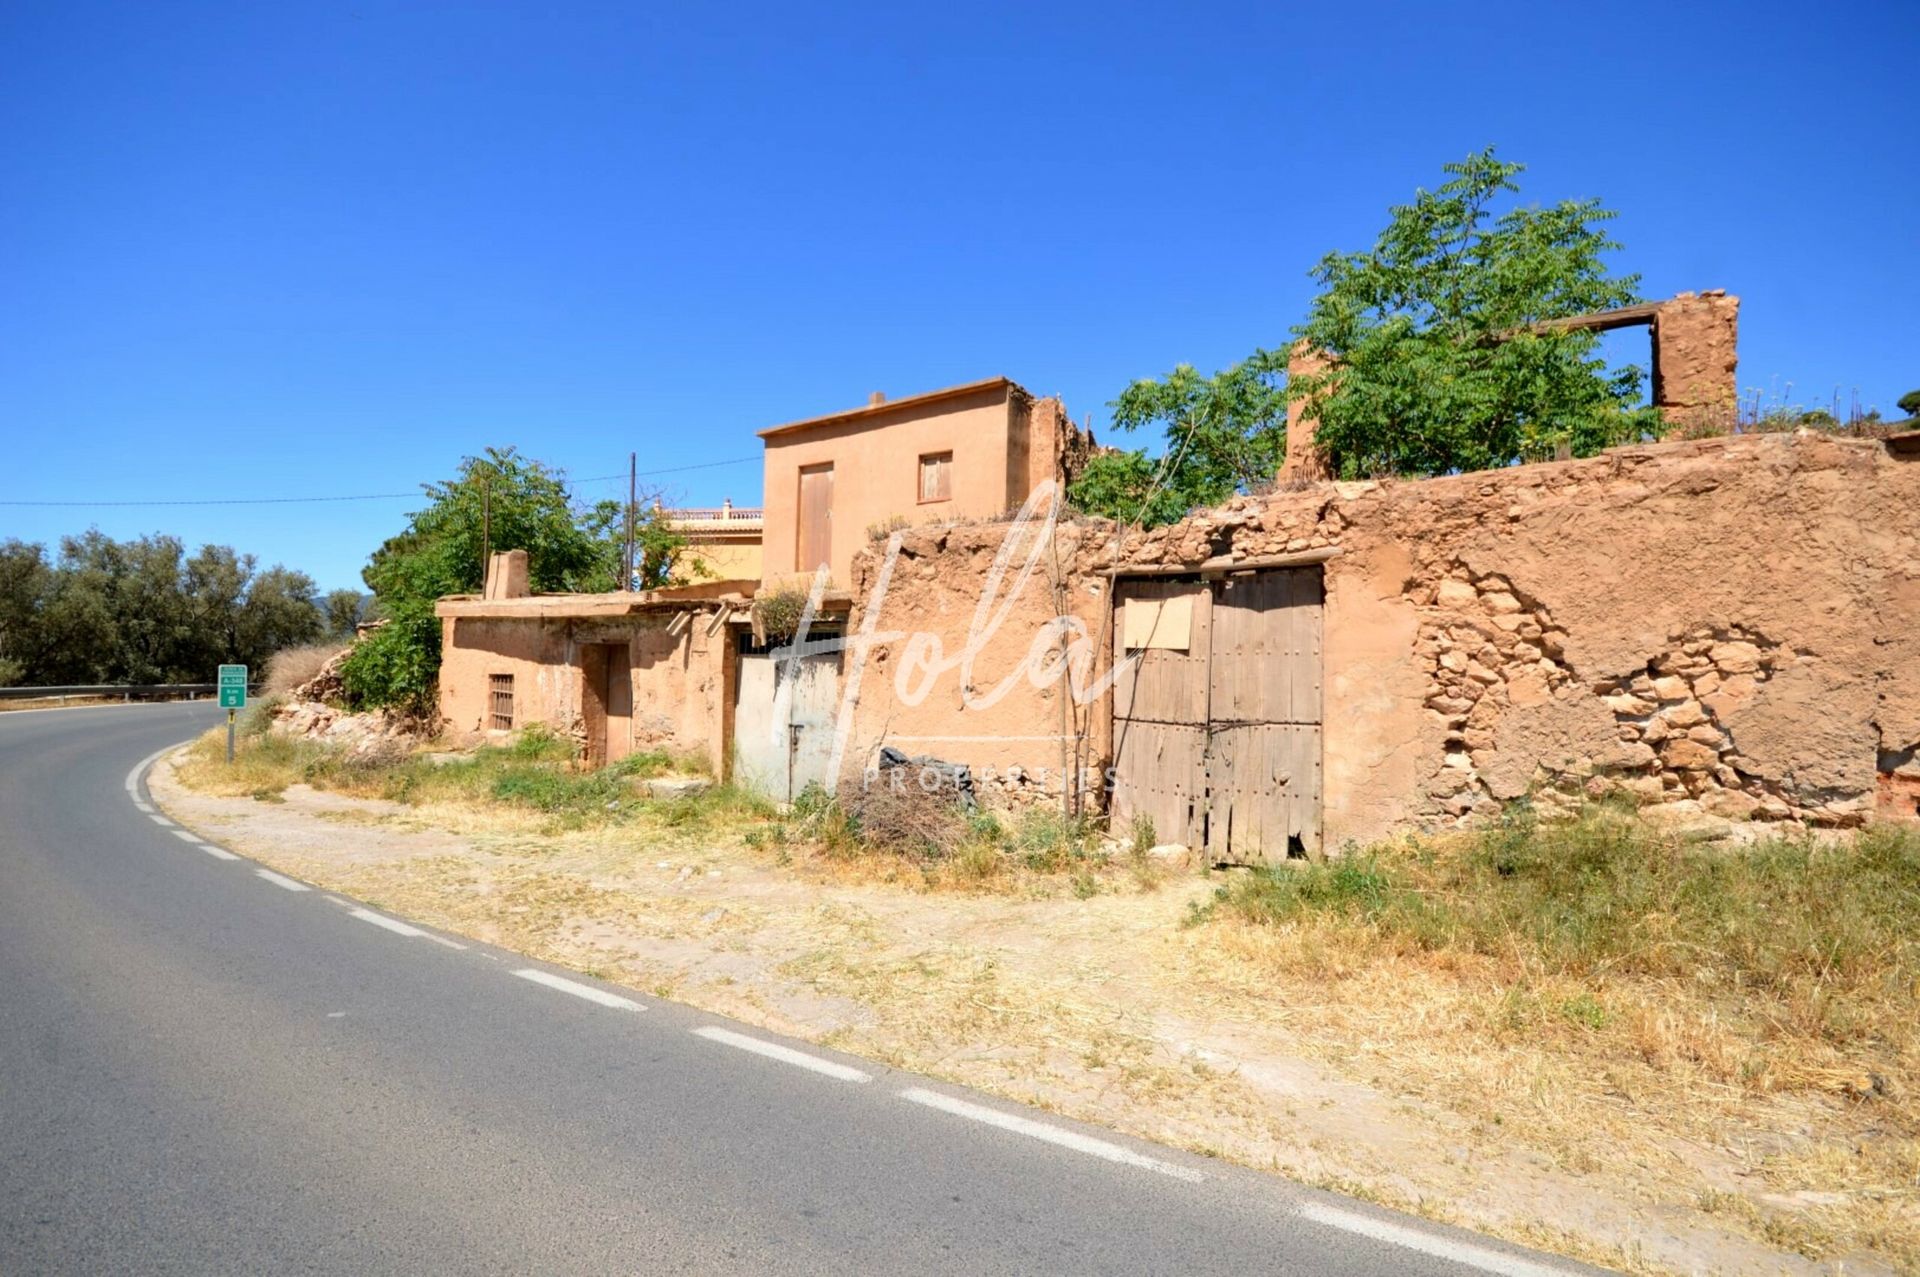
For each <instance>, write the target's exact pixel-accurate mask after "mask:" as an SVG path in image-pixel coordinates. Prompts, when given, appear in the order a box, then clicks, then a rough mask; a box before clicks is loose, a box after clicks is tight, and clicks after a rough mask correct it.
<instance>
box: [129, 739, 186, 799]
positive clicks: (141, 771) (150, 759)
mask: <svg viewBox="0 0 1920 1277" xmlns="http://www.w3.org/2000/svg"><path fill="white" fill-rule="evenodd" d="M175 748H177V747H176V746H173V745H169V746H167V748H166V749H156V750H154V751H153V752H152V753H151V754H148V755H147V756H146V757H145V758H143V759H141V760H140V761H139V762H137V763H135V764H134V765H133V770H132V771H130V772H128V773H127V779H126V781H125V782H124V783H125V784H126V787H127V792H128V793H129V794H132V795H133V796H134V797H135V798H136V799H137V798H139V797H140V778H141V777H142V776H145V775H146V774H147V768H149V767H151V766H153V765H154V764H155V763H157V762H159V761H160V759H161V758H162V757H163V756H165V755H166V754H167V752H168V751H169V750H172V749H175Z"/></svg>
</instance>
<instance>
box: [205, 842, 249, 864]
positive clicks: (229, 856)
mask: <svg viewBox="0 0 1920 1277" xmlns="http://www.w3.org/2000/svg"><path fill="white" fill-rule="evenodd" d="M200 850H202V851H204V852H206V853H207V854H208V855H209V856H212V857H213V858H214V859H215V860H238V859H240V857H238V856H236V855H234V854H233V853H232V852H230V851H228V850H227V849H226V848H225V847H216V846H214V845H213V844H212V843H210V842H203V843H201V844H200Z"/></svg>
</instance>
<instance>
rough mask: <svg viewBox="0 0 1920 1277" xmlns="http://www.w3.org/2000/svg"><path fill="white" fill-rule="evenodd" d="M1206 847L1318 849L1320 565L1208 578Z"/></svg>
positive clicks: (1236, 851) (1281, 854)
mask: <svg viewBox="0 0 1920 1277" xmlns="http://www.w3.org/2000/svg"><path fill="white" fill-rule="evenodd" d="M1212 619H1213V626H1212V634H1211V650H1210V660H1209V663H1208V664H1209V668H1208V685H1209V690H1208V696H1207V706H1208V708H1207V733H1208V743H1207V848H1208V850H1209V852H1210V853H1211V854H1213V855H1214V857H1215V858H1216V859H1218V860H1221V861H1226V862H1230V863H1235V864H1247V863H1252V862H1255V861H1260V860H1280V859H1284V858H1286V857H1287V856H1289V855H1296V856H1306V855H1311V856H1317V855H1319V853H1320V622H1321V603H1320V571H1319V569H1317V568H1283V569H1278V570H1274V571H1266V572H1255V573H1248V574H1246V575H1243V576H1230V577H1227V578H1226V579H1224V580H1222V581H1220V582H1219V583H1217V584H1216V585H1215V586H1214V597H1213V611H1212Z"/></svg>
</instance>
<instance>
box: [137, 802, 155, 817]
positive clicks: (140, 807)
mask: <svg viewBox="0 0 1920 1277" xmlns="http://www.w3.org/2000/svg"><path fill="white" fill-rule="evenodd" d="M133 808H134V810H135V811H143V812H145V813H146V814H147V815H149V816H151V815H153V804H152V803H150V802H148V801H147V800H146V799H144V798H136V799H134V800H133Z"/></svg>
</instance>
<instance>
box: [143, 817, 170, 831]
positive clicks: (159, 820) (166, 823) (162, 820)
mask: <svg viewBox="0 0 1920 1277" xmlns="http://www.w3.org/2000/svg"><path fill="white" fill-rule="evenodd" d="M147 819H148V820H151V821H152V822H153V823H154V824H156V825H159V826H160V827H161V828H162V829H172V828H173V822H172V821H171V820H168V819H167V818H166V817H165V816H159V815H153V816H148V817H147Z"/></svg>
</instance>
